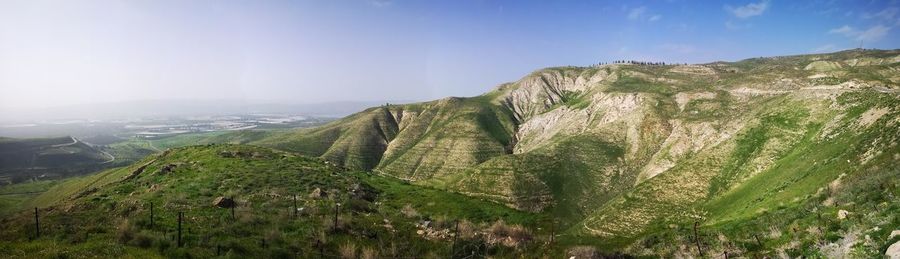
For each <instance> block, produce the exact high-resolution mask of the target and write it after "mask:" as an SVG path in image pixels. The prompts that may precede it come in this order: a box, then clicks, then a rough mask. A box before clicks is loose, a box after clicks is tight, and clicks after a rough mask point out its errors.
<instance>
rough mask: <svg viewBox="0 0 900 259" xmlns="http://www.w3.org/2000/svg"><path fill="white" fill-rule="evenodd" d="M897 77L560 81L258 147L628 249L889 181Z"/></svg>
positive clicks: (803, 71)
mask: <svg viewBox="0 0 900 259" xmlns="http://www.w3.org/2000/svg"><path fill="white" fill-rule="evenodd" d="M898 72H900V51H898V50H887V51H882V50H849V51H843V52H837V53H830V54H816V55H801V56H782V57H771V58H756V59H749V60H743V61H739V62H716V63H710V64H699V65H632V64H612V65H602V66H592V67H558V68H548V69H542V70H538V71H535V72H534V73H532V74H530V75H528V76H526V77H524V78H522V79H520V80H518V81H516V82H511V83H507V84H503V85H501V86H499V87H497V88H496V89H494V90H493V91H491V92H488V93H487V94H485V95H482V96H477V97H472V98H445V99H441V100H437V101H432V102H425V103H416V104H409V105H388V106H382V107H377V108H372V109H368V110H366V111H363V112H360V113H357V114H354V115H352V116H349V117H347V118H344V119H342V120H339V121H335V122H332V123H330V124H328V125H326V126H324V127H320V128H315V129H309V130H299V131H295V132H288V133H277V134H271V135H267V136H260V137H259V139H257V140H251V141H249V142H248V143H251V144H256V145H262V146H270V147H275V148H278V149H281V150H287V151H293V152H298V153H301V154H306V155H312V156H319V157H321V158H324V159H326V160H329V161H332V162H335V163H338V164H340V165H343V166H346V167H348V168H353V169H359V170H371V171H373V172H376V173H378V174H383V175H388V176H391V177H396V178H399V179H404V180H408V181H411V182H413V183H414V184H416V185H420V186H429V187H433V188H441V189H447V190H450V191H454V192H458V193H462V194H465V195H469V196H473V197H479V198H484V199H489V200H493V201H495V202H498V203H501V204H505V205H507V206H509V207H512V208H516V209H520V210H524V211H530V212H536V213H537V212H540V213H543V212H547V213H550V214H551V215H554V217H556V218H558V219H559V220H561V221H562V222H561V223H562V224H563V225H564V226H565V227H566V228H567V232H566V233H567V234H568V235H572V236H594V237H602V238H606V239H607V240H608V241H609V242H608V244H606V245H609V246H611V247H620V248H621V247H623V246H626V245H629V244H633V242H634V241H637V240H642V239H643V238H645V237H647V236H648V234H650V233H653V232H656V231H660V228H661V227H668V226H669V225H683V224H692V223H693V222H694V221H700V222H701V223H702V224H703V225H704V226H712V225H717V224H723V222H734V221H745V220H748V219H753V218H757V217H758V216H759V215H761V213H766V212H769V211H772V210H776V209H779V208H782V209H789V208H797V207H801V206H805V204H807V203H808V202H811V200H812V199H814V198H816V197H820V198H822V197H824V198H823V199H827V198H828V197H827V196H826V195H825V194H824V192H823V191H822V188H826V187H827V186H829V184H832V182H834V181H835V180H837V179H839V178H841V179H846V178H848V177H849V178H855V177H856V178H858V177H864V176H862V175H859V174H863V172H868V171H867V170H869V171H872V172H874V173H872V174H875V175H876V176H877V177H881V178H884V177H885V175H890V174H891V173H892V172H894V171H896V170H897V166H896V165H897V164H900V163H898V157H896V156H894V154H896V153H897V152H896V145H895V143H896V142H897V136H898V134H895V133H896V131H897V129H898V120H897V119H896V118H898V117H900V116H898V107H900V105H898V102H900V101H898V99H900V97H898V91H900V90H898V89H900V77H897V76H896V75H897V74H900V73H898ZM223 137H227V135H226V136H223ZM865 177H871V176H865ZM885 179H888V178H885ZM871 191H872V192H877V191H878V190H871ZM886 202H887V201H886ZM887 203H888V205H886V206H888V207H891V206H895V205H896V202H887ZM823 206H824V205H823ZM839 206H841V205H840V204H837V203H833V204H830V205H828V206H825V207H828V208H829V209H835V208H838V207H839ZM882 238H883V239H886V238H887V237H882ZM629 249H631V248H629ZM682 250H684V251H675V250H673V251H671V253H672V254H675V253H676V252H683V253H688V252H687V250H685V249H682ZM648 253H650V254H654V252H648Z"/></svg>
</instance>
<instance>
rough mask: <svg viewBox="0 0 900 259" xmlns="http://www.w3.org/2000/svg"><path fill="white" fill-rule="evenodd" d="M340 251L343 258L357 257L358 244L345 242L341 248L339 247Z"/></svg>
mask: <svg viewBox="0 0 900 259" xmlns="http://www.w3.org/2000/svg"><path fill="white" fill-rule="evenodd" d="M338 252H339V253H340V254H341V258H345V259H356V244H354V243H346V244H343V245H341V247H340V249H338Z"/></svg>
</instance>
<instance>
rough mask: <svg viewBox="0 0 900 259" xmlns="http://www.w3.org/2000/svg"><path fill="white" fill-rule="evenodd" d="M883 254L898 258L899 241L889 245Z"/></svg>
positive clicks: (899, 252) (892, 258) (899, 257)
mask: <svg viewBox="0 0 900 259" xmlns="http://www.w3.org/2000/svg"><path fill="white" fill-rule="evenodd" d="M884 256H885V257H887V258H891V259H900V241H897V242H895V243H894V244H893V245H891V246H889V247H888V249H887V251H885V252H884Z"/></svg>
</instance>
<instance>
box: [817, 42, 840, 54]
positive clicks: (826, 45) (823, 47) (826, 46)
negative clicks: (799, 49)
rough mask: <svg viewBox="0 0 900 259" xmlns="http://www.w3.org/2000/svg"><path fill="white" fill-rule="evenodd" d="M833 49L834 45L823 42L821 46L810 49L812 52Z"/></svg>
mask: <svg viewBox="0 0 900 259" xmlns="http://www.w3.org/2000/svg"><path fill="white" fill-rule="evenodd" d="M835 49H836V47H835V46H834V44H825V45H822V46H819V47H817V48H814V49H812V53H823V52H831V51H834V50H835Z"/></svg>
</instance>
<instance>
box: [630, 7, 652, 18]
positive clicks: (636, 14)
mask: <svg viewBox="0 0 900 259" xmlns="http://www.w3.org/2000/svg"><path fill="white" fill-rule="evenodd" d="M645 12H647V7H646V6H641V7H637V8H632V9H631V10H630V11H628V20H637V19H640V18H641V16H644V13H645Z"/></svg>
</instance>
